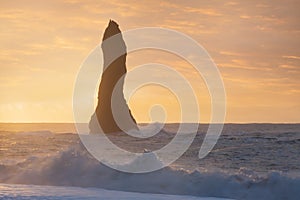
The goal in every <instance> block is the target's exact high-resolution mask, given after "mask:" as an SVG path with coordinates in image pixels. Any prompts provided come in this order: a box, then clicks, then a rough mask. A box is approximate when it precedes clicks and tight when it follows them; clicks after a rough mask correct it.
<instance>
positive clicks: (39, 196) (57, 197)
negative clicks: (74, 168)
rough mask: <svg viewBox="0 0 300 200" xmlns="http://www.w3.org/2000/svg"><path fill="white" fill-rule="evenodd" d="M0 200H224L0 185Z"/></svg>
mask: <svg viewBox="0 0 300 200" xmlns="http://www.w3.org/2000/svg"><path fill="white" fill-rule="evenodd" d="M0 198H1V199H16V200H28V199H31V200H44V199H49V200H50V199H51V200H64V199H68V200H94V199H95V200H96V199H97V200H98V199H103V200H104V199H105V200H107V199H110V200H132V199H141V200H182V199H185V200H226V199H223V198H215V197H194V196H187V195H185V196H183V195H166V194H147V193H137V192H122V191H115V190H105V189H100V188H80V187H62V186H60V187H58V186H40V185H19V184H0Z"/></svg>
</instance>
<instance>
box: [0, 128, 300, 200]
mask: <svg viewBox="0 0 300 200" xmlns="http://www.w3.org/2000/svg"><path fill="white" fill-rule="evenodd" d="M178 126H179V124H166V125H165V126H164V129H163V131H161V132H160V133H158V134H156V135H155V136H152V137H151V138H134V137H129V136H127V135H125V134H121V133H120V134H113V135H109V136H108V137H109V139H110V140H111V141H112V142H113V143H114V144H116V145H118V146H119V147H120V148H123V149H126V150H128V151H131V152H143V151H144V150H145V149H147V151H154V150H157V149H160V148H162V147H163V146H165V145H166V144H168V143H169V142H170V141H171V140H172V138H173V137H174V135H175V134H176V130H177V129H178ZM207 128H208V125H207V124H200V126H199V129H198V132H197V135H196V137H195V139H194V141H193V143H192V145H191V146H190V148H189V149H188V150H187V151H186V152H185V153H184V154H183V156H181V157H180V158H179V159H178V160H177V161H175V162H174V163H172V164H171V165H170V166H167V167H165V168H163V169H161V170H158V171H155V172H150V173H144V174H132V173H124V172H119V171H117V170H114V169H111V168H109V167H107V166H105V165H103V164H101V163H100V162H99V161H98V160H96V159H95V158H94V157H93V156H92V155H91V154H90V153H89V152H88V151H87V150H86V149H85V147H84V146H83V145H82V143H81V141H80V139H79V137H78V134H76V129H75V127H74V125H73V124H0V138H1V140H0V141H1V142H0V183H1V185H0V198H2V199H10V198H17V199H32V198H33V197H36V199H39V197H41V199H43V198H42V197H45V198H46V197H47V198H48V199H49V198H50V197H51V198H52V199H61V198H63V197H64V196H65V197H68V194H71V193H72V192H70V191H73V190H74V191H77V192H78V193H72V195H73V197H74V198H73V199H76V198H77V199H84V198H83V197H86V198H87V199H89V198H90V199H92V197H97V196H98V197H101V194H102V195H104V194H106V195H108V196H110V197H112V196H113V195H118V194H119V197H121V196H122V197H124V198H123V199H125V197H126V195H125V194H122V193H121V194H120V193H119V192H120V191H123V192H129V193H126V194H128V195H134V194H135V195H136V198H137V199H141V198H142V199H143V198H144V199H160V198H165V197H162V196H152V197H151V196H148V197H146V196H143V197H141V196H140V198H138V195H139V194H140V193H147V194H152V195H153V194H157V195H177V196H178V195H188V196H185V198H184V199H188V198H198V197H219V198H232V199H299V198H300V190H299V188H300V124H225V126H224V129H223V132H222V135H221V137H220V139H219V140H218V142H217V144H216V146H215V147H214V148H213V150H212V151H211V152H210V153H209V154H208V155H207V156H206V157H205V158H203V159H199V158H198V152H199V149H200V147H201V144H202V142H203V138H204V136H205V134H206V130H207ZM17 184H18V185H17ZM46 185H47V186H46ZM49 186H51V187H50V188H48V189H47V187H49ZM52 186H55V187H52ZM73 187H80V189H74V188H73ZM89 188H93V189H89ZM28 191H31V192H32V193H30V192H29V193H30V194H31V196H30V195H29V196H28V195H26V194H28ZM41 191H44V192H46V193H47V194H48V196H47V195H46V196H43V192H41ZM47 191H48V192H47ZM111 191H119V192H111ZM109 192H110V193H109ZM130 192H131V193H130ZM132 192H134V193H132ZM63 194H65V195H63ZM88 194H90V195H88ZM94 194H95V195H94ZM96 194H97V195H96ZM91 195H92V196H91ZM93 195H94V196H93ZM124 195H125V196H124ZM108 196H106V197H104V196H102V197H103V199H107V198H108ZM45 198H44V199H45ZM51 198H50V199H51ZM68 198H71V197H70V196H69V197H68ZM68 198H67V199H68ZM168 198H169V199H175V197H174V196H173V197H166V198H165V199H168ZM71 199H72V198H71ZM111 199H114V198H111ZM129 199H133V196H131V198H129ZM179 199H180V198H179ZM181 199H182V198H181Z"/></svg>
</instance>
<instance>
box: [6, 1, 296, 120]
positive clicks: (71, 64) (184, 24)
mask: <svg viewBox="0 0 300 200" xmlns="http://www.w3.org/2000/svg"><path fill="white" fill-rule="evenodd" d="M299 9H300V2H299V1H295V0H287V1H284V2H283V1H274V0H265V1H261V0H253V1H242V0H239V1H225V0H212V1H177V0H175V1H157V0H153V1H146V0H141V1H131V0H130V1H126V2H125V1H121V0H111V1H102V0H94V1H89V0H87V1H77V0H51V1H50V0H49V1H33V0H28V1H23V0H20V1H16V0H11V1H1V2H0V24H1V25H0V26H1V32H0V43H1V50H0V61H1V65H0V67H1V74H0V79H1V82H0V88H1V89H0V90H1V99H0V122H72V121H73V114H72V92H73V87H74V82H75V79H76V75H77V72H78V70H79V68H80V65H81V63H82V62H83V60H84V59H85V58H86V56H87V55H88V54H89V52H90V51H91V50H92V49H93V48H94V47H95V46H96V45H97V44H98V43H99V42H100V41H101V38H102V34H103V31H104V29H105V27H106V26H107V23H108V21H109V19H114V20H115V21H117V22H118V23H119V24H120V28H121V30H122V31H125V30H129V29H133V28H141V27H147V26H148V27H149V26H158V27H164V28H170V29H174V30H177V31H180V32H182V33H185V34H187V35H189V36H190V37H192V38H194V39H195V40H196V41H197V42H198V43H200V44H201V45H202V46H204V47H205V49H206V50H207V51H208V52H209V54H210V55H211V57H212V58H213V60H214V61H215V63H216V64H217V66H218V67H219V70H220V73H221V75H222V78H223V81H224V84H225V88H226V93H227V117H226V122H300V49H299V47H300V23H299V19H300V12H299ZM127 61H128V62H127V66H128V69H129V70H130V69H132V68H134V67H135V66H136V65H139V64H144V63H149V62H159V63H163V64H166V65H169V66H172V67H174V68H175V69H177V70H178V71H180V72H181V73H182V74H183V75H184V76H185V77H187V78H188V79H189V80H190V81H191V84H192V86H193V87H194V88H196V90H197V91H199V92H198V93H197V94H196V95H197V97H198V99H199V105H200V109H201V122H208V121H209V119H210V114H211V113H210V97H209V94H208V92H207V89H206V86H205V84H204V82H203V80H202V79H201V77H199V76H198V75H197V74H195V73H194V72H193V70H192V68H191V67H190V66H189V65H188V64H187V63H186V62H185V61H183V60H181V59H180V58H176V57H174V56H172V55H168V54H165V53H161V52H153V51H149V52H147V51H145V52H135V53H132V54H129V55H128V59H127ZM149 94H151V95H149ZM157 101H159V103H161V104H164V105H166V111H167V112H168V117H169V118H168V121H169V122H176V121H178V120H179V112H178V110H179V109H178V102H176V99H174V96H172V94H168V91H167V92H166V91H164V90H163V89H162V88H160V89H157V88H156V89H155V88H151V87H149V88H143V89H142V90H141V91H140V93H136V95H135V96H133V97H132V98H131V100H130V102H129V105H130V107H131V109H132V112H133V114H134V116H135V117H136V119H137V121H138V122H147V121H149V120H150V118H149V116H148V113H149V106H150V107H151V105H152V104H155V103H157ZM170 102H171V103H170Z"/></svg>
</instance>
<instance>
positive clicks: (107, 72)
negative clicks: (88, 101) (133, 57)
mask: <svg viewBox="0 0 300 200" xmlns="http://www.w3.org/2000/svg"><path fill="white" fill-rule="evenodd" d="M112 36H114V37H112ZM108 38H111V39H109V40H107V39H108ZM104 41H105V42H104ZM101 47H102V51H103V59H104V66H103V73H102V78H101V82H100V86H99V90H98V104H97V108H96V111H95V113H94V114H93V115H92V117H91V120H90V123H89V128H90V133H99V132H100V129H99V125H100V126H101V129H102V132H104V133H114V132H121V131H129V130H132V129H135V130H138V127H137V124H136V121H135V119H134V117H133V116H132V114H131V111H130V109H129V107H128V105H127V103H126V100H125V98H124V94H123V85H124V79H125V74H126V72H127V70H126V56H127V52H126V45H125V42H124V40H123V38H122V34H121V31H120V29H119V25H118V24H117V23H116V22H114V21H112V20H110V21H109V24H108V27H107V28H106V30H105V32H104V36H103V39H102V44H101ZM117 55H121V56H117ZM117 83H118V84H117ZM112 101H113V102H114V103H113V104H112ZM112 105H113V106H114V107H113V109H112ZM113 113H114V115H113ZM115 115H116V116H115Z"/></svg>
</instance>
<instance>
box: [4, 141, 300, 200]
mask: <svg viewBox="0 0 300 200" xmlns="http://www.w3.org/2000/svg"><path fill="white" fill-rule="evenodd" d="M152 156H155V155H152ZM0 181H1V182H2V183H19V184H36V185H56V186H79V187H98V188H104V189H113V190H121V191H132V192H144V193H162V194H176V195H194V196H214V197H225V198H234V199H297V198H298V197H299V196H300V190H299V188H300V178H291V177H288V176H287V175H284V174H282V173H279V172H272V173H269V174H268V175H267V176H259V175H257V174H256V173H254V172H252V171H249V170H246V169H241V170H240V171H239V172H238V173H236V174H229V173H225V172H200V171H193V172H189V171H185V170H178V169H173V168H171V167H166V168H163V169H161V170H159V171H156V172H151V173H145V174H130V173H123V172H119V171H116V170H114V169H111V168H109V167H107V166H105V165H103V164H101V163H99V162H98V161H97V160H95V159H93V158H92V157H91V156H90V155H89V153H88V152H87V151H86V150H85V149H84V147H82V146H81V145H76V146H73V147H70V148H69V149H68V150H66V151H63V152H61V153H58V154H56V155H52V156H47V157H30V158H28V159H27V160H25V161H24V162H20V163H18V164H16V165H0Z"/></svg>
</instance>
